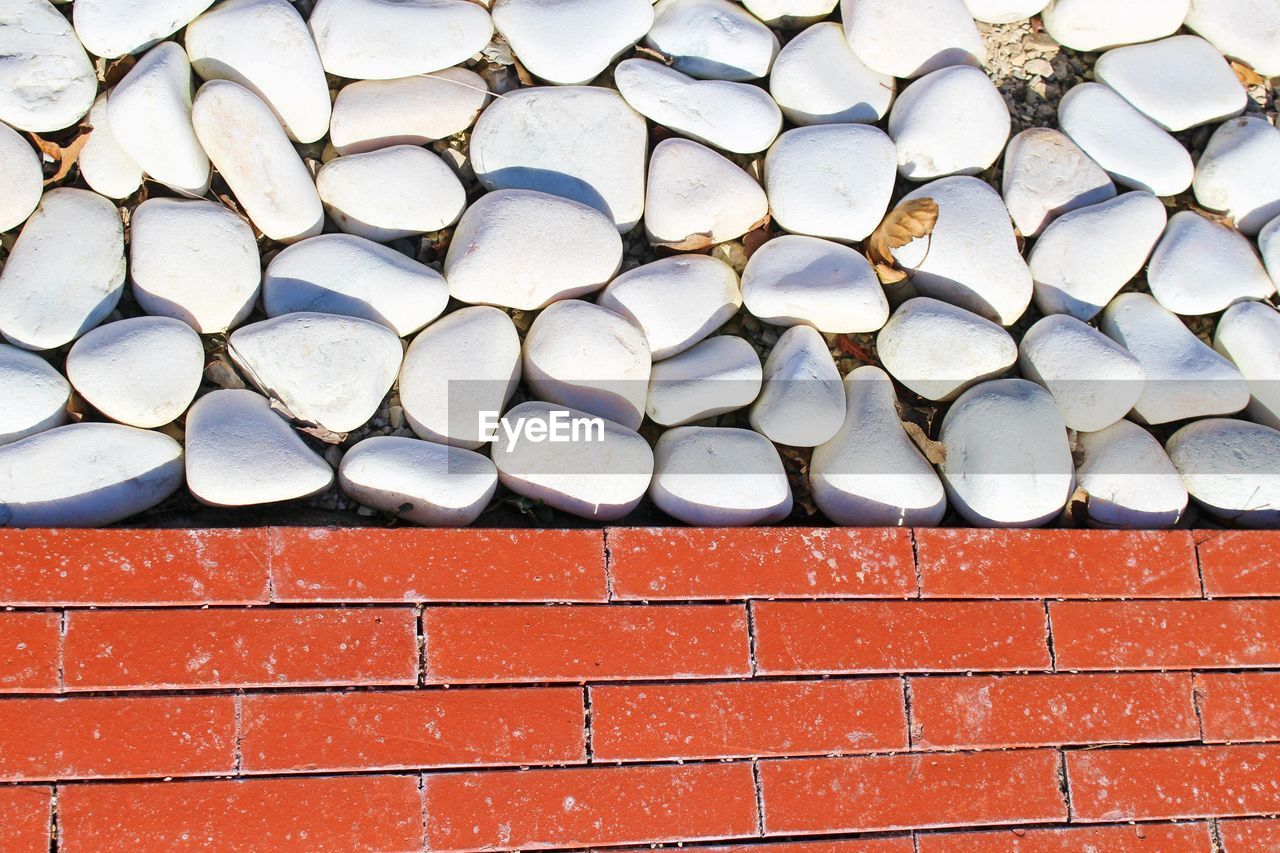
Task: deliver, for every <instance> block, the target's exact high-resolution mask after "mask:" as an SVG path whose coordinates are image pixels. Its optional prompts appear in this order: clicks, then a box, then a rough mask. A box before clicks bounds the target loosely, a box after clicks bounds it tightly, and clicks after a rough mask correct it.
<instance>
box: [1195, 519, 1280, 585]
mask: <svg viewBox="0 0 1280 853" xmlns="http://www.w3.org/2000/svg"><path fill="white" fill-rule="evenodd" d="M1204 534H1205V536H1206V538H1204V539H1202V540H1201V542H1200V544H1199V546H1198V548H1199V551H1200V571H1201V572H1202V573H1203V574H1204V591H1205V592H1206V593H1207V594H1209V595H1211V596H1214V595H1221V596H1248V595H1280V531H1274V530H1214V531H1204Z"/></svg>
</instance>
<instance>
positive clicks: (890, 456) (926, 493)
mask: <svg viewBox="0 0 1280 853" xmlns="http://www.w3.org/2000/svg"><path fill="white" fill-rule="evenodd" d="M844 391H845V401H846V404H845V418H844V425H843V426H842V427H841V428H840V431H839V432H838V433H836V434H835V437H833V438H832V439H831V440H830V441H828V442H827V443H825V444H822V445H819V446H818V447H816V448H814V451H813V459H812V461H811V462H810V465H809V487H810V489H811V490H812V492H813V501H814V503H816V504H817V505H818V509H820V510H822V512H823V514H824V515H826V517H827V518H829V519H831V520H832V521H834V522H835V523H836V524H842V525H848V526H853V527H932V526H934V525H936V524H938V523H939V522H941V521H942V517H943V516H944V515H946V512H947V496H946V492H945V491H944V490H943V488H942V481H941V480H939V479H938V475H937V473H936V472H935V471H934V470H933V466H932V465H930V464H929V462H928V460H927V459H925V458H924V456H923V455H922V454H921V453H920V450H919V449H918V448H917V447H916V446H915V443H914V442H912V440H911V439H910V437H909V436H908V435H907V432H906V430H904V429H903V428H902V419H901V417H900V416H899V414H898V409H897V397H896V395H895V394H894V390H893V381H892V380H891V379H890V378H889V375H888V374H887V373H885V372H884V371H883V370H881V369H880V368H878V367H874V366H872V365H865V366H863V367H859V368H858V369H857V370H854V371H853V372H852V373H850V374H849V375H848V376H846V377H845V378H844Z"/></svg>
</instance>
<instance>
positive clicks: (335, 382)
mask: <svg viewBox="0 0 1280 853" xmlns="http://www.w3.org/2000/svg"><path fill="white" fill-rule="evenodd" d="M227 351H228V352H229V353H230V354H231V357H232V358H233V359H234V360H235V362H236V364H238V365H240V367H242V368H243V369H244V372H245V374H246V375H247V376H248V378H249V379H250V380H251V381H252V382H253V384H255V385H257V386H258V387H259V388H261V389H262V391H263V393H264V394H268V395H270V396H272V397H274V398H275V399H278V400H279V401H280V402H281V403H283V404H284V406H285V408H287V409H288V410H289V412H290V413H291V414H292V415H293V416H294V417H295V418H298V419H299V420H303V421H308V422H310V423H313V424H318V425H319V426H322V427H324V428H325V429H328V430H332V431H333V432H351V431H352V430H354V429H356V428H358V427H361V426H363V425H364V424H365V423H366V422H367V421H368V420H369V419H370V418H371V417H373V414H374V412H376V411H377V409H378V406H379V404H381V403H382V399H383V398H384V397H385V396H386V394H387V391H389V390H390V389H391V385H392V383H393V382H395V381H396V376H397V375H398V374H399V373H400V360H401V357H402V356H403V352H404V351H403V349H402V348H401V346H400V338H398V337H397V336H396V333H395V332H392V331H390V330H389V329H388V328H387V327H386V326H383V325H380V324H378V323H374V322H372V321H369V320H361V319H359V318H357V317H341V316H338V315H336V314H315V313H311V312H297V313H294V314H286V315H284V316H283V317H273V318H272V319H270V320H262V321H260V322H257V323H250V324H249V325H248V326H242V327H241V328H239V329H236V331H234V332H233V333H232V334H231V337H230V338H228V339H227Z"/></svg>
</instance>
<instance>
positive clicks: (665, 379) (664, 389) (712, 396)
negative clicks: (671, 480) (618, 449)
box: [645, 335, 764, 426]
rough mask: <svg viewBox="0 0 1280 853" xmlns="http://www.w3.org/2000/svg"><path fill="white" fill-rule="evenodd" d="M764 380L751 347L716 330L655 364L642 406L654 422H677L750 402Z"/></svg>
mask: <svg viewBox="0 0 1280 853" xmlns="http://www.w3.org/2000/svg"><path fill="white" fill-rule="evenodd" d="M763 381H764V371H763V369H762V368H761V366H760V356H758V355H756V351H755V348H753V347H752V346H751V344H749V343H747V341H746V340H744V339H743V338H739V337H736V336H734V335H717V336H716V337H714V338H707V339H706V340H705V341H703V342H702V343H700V344H697V345H696V346H693V347H691V348H690V349H687V350H685V351H684V352H682V353H680V354H679V355H676V356H672V357H671V358H668V359H664V360H662V361H659V362H655V363H654V365H653V370H652V371H651V372H650V375H649V399H648V402H647V403H646V404H645V411H646V413H647V414H648V415H649V418H650V420H652V421H653V422H654V423H656V424H661V425H663V426H681V425H683V424H687V423H692V422H693V421H700V420H702V419H704V418H712V417H716V416H717V415H723V414H726V413H728V412H733V411H737V410H738V409H741V408H745V407H746V406H750V405H751V404H752V403H753V402H755V399H756V397H758V396H760V386H761V383H762V382H763Z"/></svg>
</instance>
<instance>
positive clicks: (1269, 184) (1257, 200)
mask: <svg viewBox="0 0 1280 853" xmlns="http://www.w3.org/2000/svg"><path fill="white" fill-rule="evenodd" d="M1276 163H1280V130H1277V129H1276V128H1275V126H1274V125H1272V124H1271V123H1270V122H1269V121H1267V120H1266V119H1262V118H1258V117H1257V116H1246V117H1243V118H1233V119H1231V120H1230V121H1228V122H1226V123H1224V124H1223V125H1222V126H1221V127H1219V128H1218V129H1217V130H1216V131H1214V133H1213V136H1211V137H1209V144H1208V145H1206V146H1205V149H1204V153H1203V154H1201V155H1200V162H1199V163H1197V164H1196V177H1195V181H1194V182H1193V183H1192V186H1193V187H1194V188H1195V191H1196V201H1198V202H1199V203H1200V204H1202V205H1204V206H1205V207H1207V208H1209V209H1210V210H1218V211H1222V212H1223V213H1226V214H1228V215H1229V216H1230V217H1231V218H1232V219H1234V220H1235V221H1236V227H1238V228H1239V229H1240V230H1241V231H1243V232H1244V233H1245V234H1248V235H1249V236H1251V237H1254V236H1257V234H1258V232H1259V231H1261V230H1262V227H1263V226H1264V225H1266V224H1267V223H1268V222H1269V221H1271V220H1272V219H1274V218H1275V217H1277V216H1280V169H1277V168H1276V167H1275V164H1276Z"/></svg>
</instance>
